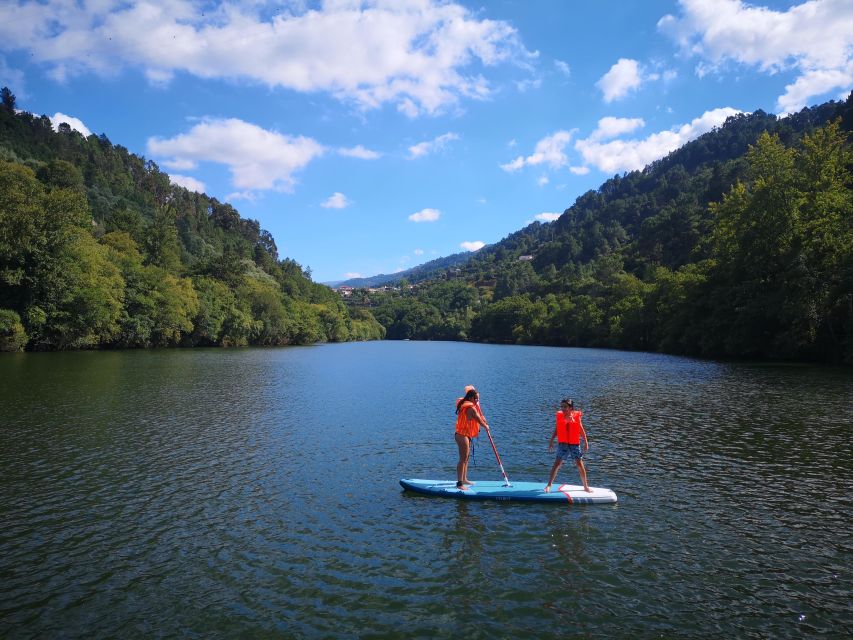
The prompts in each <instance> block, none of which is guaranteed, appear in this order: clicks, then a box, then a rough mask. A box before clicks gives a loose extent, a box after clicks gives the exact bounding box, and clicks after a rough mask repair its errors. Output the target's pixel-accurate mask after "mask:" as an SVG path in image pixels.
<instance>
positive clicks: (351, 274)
mask: <svg viewBox="0 0 853 640" xmlns="http://www.w3.org/2000/svg"><path fill="white" fill-rule="evenodd" d="M344 277H345V278H346V279H347V280H349V279H350V278H363V277H364V276H363V275H362V274H360V273H359V272H358V271H347V272H346V273H345V274H344Z"/></svg>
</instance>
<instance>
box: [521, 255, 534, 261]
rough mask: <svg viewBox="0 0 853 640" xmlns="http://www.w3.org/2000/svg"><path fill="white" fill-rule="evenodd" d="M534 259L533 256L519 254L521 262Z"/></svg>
mask: <svg viewBox="0 0 853 640" xmlns="http://www.w3.org/2000/svg"><path fill="white" fill-rule="evenodd" d="M531 260H533V256H518V261H519V262H530V261H531Z"/></svg>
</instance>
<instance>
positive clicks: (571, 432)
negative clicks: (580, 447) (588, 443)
mask: <svg viewBox="0 0 853 640" xmlns="http://www.w3.org/2000/svg"><path fill="white" fill-rule="evenodd" d="M582 415H583V411H575V410H574V409H572V410H571V411H569V415H568V416H567V415H566V414H565V413H563V412H562V411H558V412H557V441H558V442H563V443H565V444H580V443H581V416H582Z"/></svg>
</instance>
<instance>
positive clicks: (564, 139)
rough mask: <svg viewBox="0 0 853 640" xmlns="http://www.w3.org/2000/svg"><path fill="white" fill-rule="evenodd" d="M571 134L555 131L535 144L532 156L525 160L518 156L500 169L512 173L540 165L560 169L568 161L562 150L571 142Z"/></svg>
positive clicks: (570, 132)
mask: <svg viewBox="0 0 853 640" xmlns="http://www.w3.org/2000/svg"><path fill="white" fill-rule="evenodd" d="M572 133H573V132H572V131H557V132H556V133H552V134H551V135H550V136H546V137H545V138H542V140H540V141H539V142H537V143H536V148H535V149H534V151H533V154H532V155H529V156H527V157H526V158H525V157H524V156H518V157H517V158H516V159H515V160H513V161H512V162H508V163H507V164H502V165H501V169H503V170H504V171H509V172H512V171H518V170H519V169H521V168H523V167H525V166H528V167H529V166H536V165H540V164H545V165H547V166H549V167H551V168H552V169H559V168H560V167H564V166H566V164H567V163H568V159H567V158H566V154H565V153H564V151H563V150H564V149H565V148H566V145H567V144H568V143H569V142H570V141H571V139H572Z"/></svg>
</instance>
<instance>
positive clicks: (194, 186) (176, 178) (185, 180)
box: [169, 173, 207, 193]
mask: <svg viewBox="0 0 853 640" xmlns="http://www.w3.org/2000/svg"><path fill="white" fill-rule="evenodd" d="M169 180H171V181H172V184H177V185H179V186H181V187H183V188H184V189H189V190H190V191H195V192H197V193H204V192H205V190H206V189H207V187H206V186H205V184H204V183H203V182H202V181H201V180H196V179H195V178H193V177H191V176H182V175H180V174H177V173H173V174H171V175H169Z"/></svg>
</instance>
